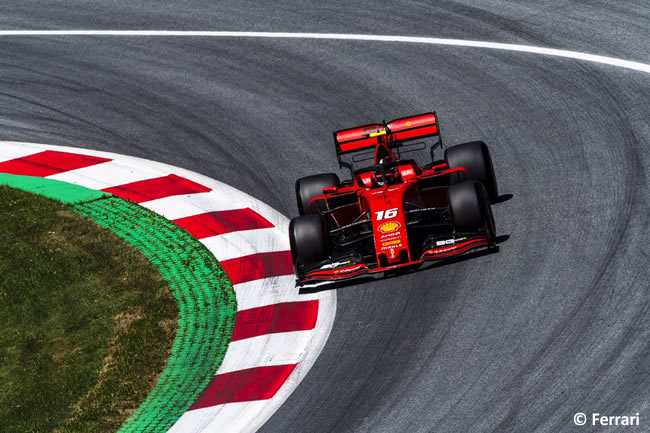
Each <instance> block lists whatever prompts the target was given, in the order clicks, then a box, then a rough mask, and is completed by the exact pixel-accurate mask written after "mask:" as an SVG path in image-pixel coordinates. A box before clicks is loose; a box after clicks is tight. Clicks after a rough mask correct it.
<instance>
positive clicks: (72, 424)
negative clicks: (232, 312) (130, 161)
mask: <svg viewBox="0 0 650 433" xmlns="http://www.w3.org/2000/svg"><path fill="white" fill-rule="evenodd" d="M177 305H178V304H177V301H176V300H175V298H174V296H173V295H172V293H171V292H170V291H169V290H168V288H167V285H166V283H165V281H163V279H162V278H161V277H160V274H159V273H158V271H157V270H156V268H155V267H154V266H153V265H152V264H151V263H150V262H149V261H148V260H147V259H146V258H145V257H144V256H143V255H142V254H140V253H139V252H138V250H136V249H135V248H134V247H132V246H130V245H128V244H127V243H126V242H124V241H123V240H121V239H120V238H119V237H117V236H116V235H114V234H113V233H112V232H111V231H109V230H107V229H105V228H102V227H100V226H98V225H97V224H95V223H94V222H92V221H91V220H89V219H87V218H84V217H81V216H79V215H76V214H74V213H71V212H69V211H68V207H66V206H65V205H63V204H61V203H59V202H57V201H54V200H51V199H47V198H44V197H41V196H37V195H33V194H30V193H26V192H23V191H20V190H17V189H13V188H9V187H6V186H0V329H1V332H0V426H2V427H1V430H2V432H4V433H13V432H20V433H23V432H68V431H70V432H94V433H100V432H115V431H117V430H118V429H119V428H120V426H121V425H122V424H124V422H125V421H126V420H127V418H128V417H129V416H130V415H131V414H132V413H133V412H134V411H135V409H137V408H138V406H139V405H140V403H142V402H143V401H144V400H145V398H146V396H147V394H148V393H149V391H150V390H151V389H153V387H154V385H155V384H156V381H157V379H158V376H159V375H160V374H161V372H162V371H163V369H164V368H165V365H166V361H167V358H168V357H169V355H170V351H171V348H172V343H173V341H174V336H175V335H176V327H177V324H176V317H177V315H178V306H177Z"/></svg>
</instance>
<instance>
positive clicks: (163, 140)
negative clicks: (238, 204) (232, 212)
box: [0, 1, 650, 433]
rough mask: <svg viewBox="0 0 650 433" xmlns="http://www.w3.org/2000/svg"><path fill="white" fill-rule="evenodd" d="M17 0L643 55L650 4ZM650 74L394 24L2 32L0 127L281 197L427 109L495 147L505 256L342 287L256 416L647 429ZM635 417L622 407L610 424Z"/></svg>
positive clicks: (285, 422)
mask: <svg viewBox="0 0 650 433" xmlns="http://www.w3.org/2000/svg"><path fill="white" fill-rule="evenodd" d="M44 3H45V2H30V1H21V2H14V1H6V2H3V4H2V5H1V6H0V26H1V27H2V28H4V29H15V28H21V29H25V28H77V29H79V28H104V29H108V28H113V29H127V28H128V29H134V28H140V29H193V30H196V29H200V30H264V31H318V32H345V33H375V34H401V35H422V36H436V37H455V38H462V39H477V40H478V39H481V40H491V41H496V42H513V43H527V44H533V45H542V46H550V47H553V48H564V49H573V50H578V51H586V52H590V53H594V54H602V55H611V56H616V57H621V58H625V59H628V60H636V61H640V62H646V63H650V55H649V54H648V53H649V52H650V49H649V48H650V43H649V42H648V38H647V28H648V24H649V23H650V20H649V15H650V11H649V9H650V8H648V5H647V2H643V1H637V2H628V3H626V4H625V5H623V4H620V5H608V4H607V3H606V2H571V3H565V2H551V1H547V2H541V3H540V2H529V3H526V2H524V3H522V2H517V3H515V2H496V1H494V2H493V1H483V2H481V5H476V4H473V3H472V2H466V3H463V2H452V1H444V2H437V3H436V4H435V5H433V6H427V5H426V4H424V3H420V2H402V3H394V2H390V3H386V4H371V3H370V2H360V3H358V5H357V6H347V7H346V8H341V7H339V6H335V5H325V4H321V6H319V7H313V6H311V5H310V4H309V3H307V2H299V1H287V2H281V3H278V4H275V5H273V6H271V5H267V4H266V3H263V2H241V3H240V2H226V3H221V4H218V5H217V4H212V3H209V4H208V2H204V4H194V3H193V2H169V3H167V4H161V3H160V2H153V1H152V2H148V1H147V2H137V3H135V2H116V1H107V2H101V3H100V2H96V3H93V2H83V1H79V2H72V1H52V2H47V5H44ZM649 84H650V76H649V75H648V74H644V73H641V72H634V71H628V70H623V69H620V68H616V67H612V66H604V65H595V64H589V63H584V62H578V61H574V60H568V59H557V58H551V57H545V56H539V55H532V54H524V53H509V52H502V51H495V50H481V49H474V48H455V47H440V46H421V45H419V46H418V45H404V44H397V43H379V42H342V41H338V42H337V41H310V40H294V41H289V40H252V39H245V40H244V39H207V38H192V39H178V38H177V39H174V38H99V37H84V38H69V37H56V38H52V37H47V38H46V37H31V38H4V37H3V38H0V139H3V140H17V141H34V142H45V143H51V144H62V145H73V146H81V147H87V148H94V149H99V150H108V151H115V152H121V153H125V154H129V155H134V156H141V157H146V158H150V159H155V160H160V161H163V162H166V163H171V164H175V165H178V166H181V167H185V168H188V169H192V170H195V171H198V172H200V173H203V174H205V175H208V176H211V177H214V178H216V179H219V180H222V181H224V182H227V183H230V184H232V185H234V186H237V187H238V188H240V189H242V190H243V191H245V192H248V193H250V194H252V195H253V196H255V197H257V198H259V199H261V200H264V201H265V202H267V203H268V204H270V205H271V206H273V207H275V208H276V209H278V210H279V211H281V212H283V213H284V214H285V215H287V216H293V215H295V214H296V205H295V203H294V196H293V191H294V187H293V183H294V181H295V179H296V178H297V177H300V176H304V175H308V174H313V173H317V172H323V171H331V170H334V169H335V168H336V160H335V155H334V149H333V144H332V142H331V131H332V130H335V129H340V128H343V127H347V126H354V125H357V124H362V123H368V122H374V121H377V120H381V119H390V118H395V117H400V116H403V115H407V114H412V113H418V112H421V111H427V110H430V109H432V108H433V109H436V110H437V112H438V114H439V116H440V121H441V128H442V134H443V138H444V140H445V142H446V143H447V144H453V143H459V142H463V141H470V140H476V139H481V140H485V141H486V142H488V144H489V145H490V146H491V150H492V154H493V159H494V162H495V170H496V173H497V176H498V179H499V183H500V185H499V186H500V191H501V193H502V194H510V195H512V198H511V199H509V200H507V201H504V202H503V203H500V204H498V205H495V206H494V213H495V218H496V223H497V230H498V234H499V235H501V236H502V238H501V239H502V240H503V241H502V243H501V244H500V251H499V252H498V253H497V254H491V255H483V256H479V257H476V258H474V259H472V260H466V261H460V262H457V263H453V264H449V265H445V266H436V267H434V268H431V269H428V270H424V271H422V272H418V273H415V274H409V275H406V276H403V277H399V278H391V279H387V280H382V281H377V282H372V283H368V284H363V285H351V286H347V287H344V288H341V289H339V292H338V310H337V318H336V322H335V324H334V328H333V331H332V334H331V336H330V339H329V341H328V343H327V346H326V347H325V350H324V351H323V353H322V355H321V356H320V358H319V359H318V361H317V362H316V364H315V366H314V368H313V369H312V370H311V372H310V373H309V374H308V376H307V377H306V379H305V380H304V381H303V383H302V384H301V385H300V386H299V387H298V389H297V390H296V392H294V394H293V395H292V396H291V397H290V398H289V399H288V401H287V403H285V405H284V406H283V407H282V408H281V409H280V410H279V411H278V412H277V413H276V414H275V415H274V416H273V417H272V418H271V419H270V420H269V422H268V423H267V424H266V425H265V426H264V427H263V428H262V429H261V431H262V432H265V433H270V432H301V433H307V432H463V431H472V432H474V431H478V432H492V431H493V432H502V431H512V432H549V433H550V432H559V431H561V432H572V431H585V432H586V431H598V432H606V431H617V428H615V427H609V428H608V427H598V428H592V427H588V426H587V427H582V428H579V427H576V426H575V425H574V424H573V421H572V417H573V414H574V413H575V412H578V411H580V412H586V413H591V412H600V413H603V414H610V415H626V414H634V413H637V412H639V413H640V414H641V426H640V427H638V428H636V429H635V431H650V407H649V406H650V381H649V379H648V375H649V374H650V362H649V361H648V359H649V355H650V345H649V337H650V324H649V321H650V315H649V312H648V308H649V306H650V302H649V295H648V288H649V287H648V286H649V283H648V281H649V279H650V274H649V271H648V268H649V259H648V254H649V249H648V240H649V236H648V222H649V217H648V215H649V208H650V207H649V198H650V197H649V195H650V193H649V188H648V187H649V183H650V182H649V180H648V172H649V169H650V152H649V151H648V148H649V146H650V128H649V127H648V117H649V115H650V102H648V101H649V100H650V90H649V88H650V86H649ZM618 429H621V431H627V430H623V428H621V427H619V428H618Z"/></svg>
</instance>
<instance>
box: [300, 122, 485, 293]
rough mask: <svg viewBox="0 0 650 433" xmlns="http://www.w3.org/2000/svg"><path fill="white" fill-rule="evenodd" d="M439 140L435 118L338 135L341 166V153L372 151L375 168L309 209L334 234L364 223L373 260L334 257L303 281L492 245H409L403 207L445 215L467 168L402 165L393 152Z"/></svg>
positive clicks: (481, 240)
mask: <svg viewBox="0 0 650 433" xmlns="http://www.w3.org/2000/svg"><path fill="white" fill-rule="evenodd" d="M437 135H439V131H438V125H437V122H436V115H435V113H424V114H420V115H417V116H412V117H408V118H403V119H397V120H393V121H391V122H390V123H385V124H371V125H365V126H360V127H356V128H351V129H346V130H342V131H337V132H335V133H334V141H335V145H336V150H337V155H338V156H339V162H341V159H340V156H341V155H343V154H346V153H349V152H356V151H361V150H367V149H370V148H373V147H374V148H375V157H374V164H375V165H374V166H371V167H369V168H368V170H367V171H364V170H363V169H362V170H355V171H354V173H353V179H352V181H351V182H348V183H347V184H344V185H343V186H341V187H331V188H325V189H324V191H323V194H322V195H320V196H317V197H315V198H313V199H312V200H311V202H310V209H311V211H312V212H320V213H321V214H323V215H326V216H327V217H328V218H331V219H330V230H329V231H330V232H336V231H337V229H339V230H344V229H345V227H347V226H349V225H354V224H359V223H361V222H364V221H366V222H367V223H368V224H365V226H364V229H365V230H368V228H370V229H371V233H372V244H373V246H374V258H373V259H372V260H368V261H366V260H364V261H362V262H359V261H354V260H348V263H346V262H345V260H343V261H341V262H336V258H335V257H333V258H332V261H333V263H332V264H331V265H325V266H322V267H321V268H320V269H316V270H312V271H310V272H309V271H308V272H305V274H304V277H303V278H302V281H303V282H307V281H313V280H336V279H344V278H351V277H356V276H359V275H362V274H367V273H377V272H384V271H387V270H392V269H397V268H401V267H408V266H413V265H418V264H421V263H422V262H424V261H427V260H439V259H443V258H448V257H450V256H453V255H457V254H461V253H464V252H466V251H468V250H470V249H473V248H477V247H483V246H487V245H488V240H487V237H486V236H470V237H465V238H464V239H462V238H461V239H456V238H454V237H453V236H447V239H446V240H445V239H442V240H439V241H437V242H434V244H432V245H431V247H430V248H426V246H427V245H426V243H424V244H423V245H422V247H423V248H420V247H418V248H415V247H414V246H413V245H411V240H410V239H409V234H408V233H407V231H408V230H407V226H408V221H407V213H406V212H407V211H408V209H406V207H405V203H416V204H417V206H419V207H420V208H426V209H436V210H443V211H444V209H446V208H448V201H447V188H448V186H449V185H450V184H451V183H452V182H451V178H452V177H453V176H456V179H458V178H460V177H464V176H466V171H465V169H464V168H453V169H452V168H449V167H448V166H447V164H446V163H444V162H442V161H441V162H439V163H437V164H435V165H434V164H429V166H426V167H422V166H421V165H419V164H418V163H416V162H414V161H412V160H402V161H400V160H399V158H398V157H397V155H396V154H395V152H393V151H392V150H391V149H395V147H396V146H395V143H403V142H404V141H407V140H414V139H421V138H423V137H431V136H437ZM343 165H344V164H343ZM382 166H386V167H388V168H387V169H386V170H385V171H384V172H383V173H380V172H378V170H377V167H382ZM443 211H441V212H443ZM365 236H370V235H369V234H366V235H365ZM441 236H442V237H444V236H445V235H441ZM452 241H453V242H452Z"/></svg>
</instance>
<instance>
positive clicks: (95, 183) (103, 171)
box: [48, 160, 162, 189]
mask: <svg viewBox="0 0 650 433" xmlns="http://www.w3.org/2000/svg"><path fill="white" fill-rule="evenodd" d="M160 176H162V174H161V173H160V172H159V171H156V170H149V169H147V168H146V167H142V166H140V167H138V166H137V165H135V164H132V163H130V162H129V161H117V160H112V161H108V162H104V163H101V164H96V165H91V166H90V167H84V168H78V169H76V170H70V171H64V172H63V173H58V174H54V175H52V176H48V177H49V178H50V179H55V180H60V181H63V182H68V183H74V184H77V185H81V186H85V187H86V188H91V189H104V188H110V187H112V186H116V185H124V184H127V183H131V182H137V181H140V180H146V179H151V178H154V177H160Z"/></svg>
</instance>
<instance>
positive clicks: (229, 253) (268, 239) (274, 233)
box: [200, 227, 290, 262]
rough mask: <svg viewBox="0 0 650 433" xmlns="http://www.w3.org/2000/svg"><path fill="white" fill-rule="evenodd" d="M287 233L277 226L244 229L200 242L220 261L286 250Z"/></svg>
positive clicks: (287, 247) (287, 242) (287, 248)
mask: <svg viewBox="0 0 650 433" xmlns="http://www.w3.org/2000/svg"><path fill="white" fill-rule="evenodd" d="M288 237H289V236H288V235H286V234H285V233H284V232H280V231H278V229H277V228H275V227H271V228H268V229H255V230H245V231H238V232H232V233H226V234H223V235H217V236H210V237H208V238H203V239H201V240H200V242H201V243H202V244H203V245H205V246H206V247H207V248H208V249H209V250H210V251H213V252H214V254H215V256H216V258H217V260H219V261H220V262H222V261H224V260H230V259H234V258H237V257H243V256H248V255H251V254H258V253H271V252H274V251H288V250H289V248H290V245H289V239H288Z"/></svg>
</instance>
